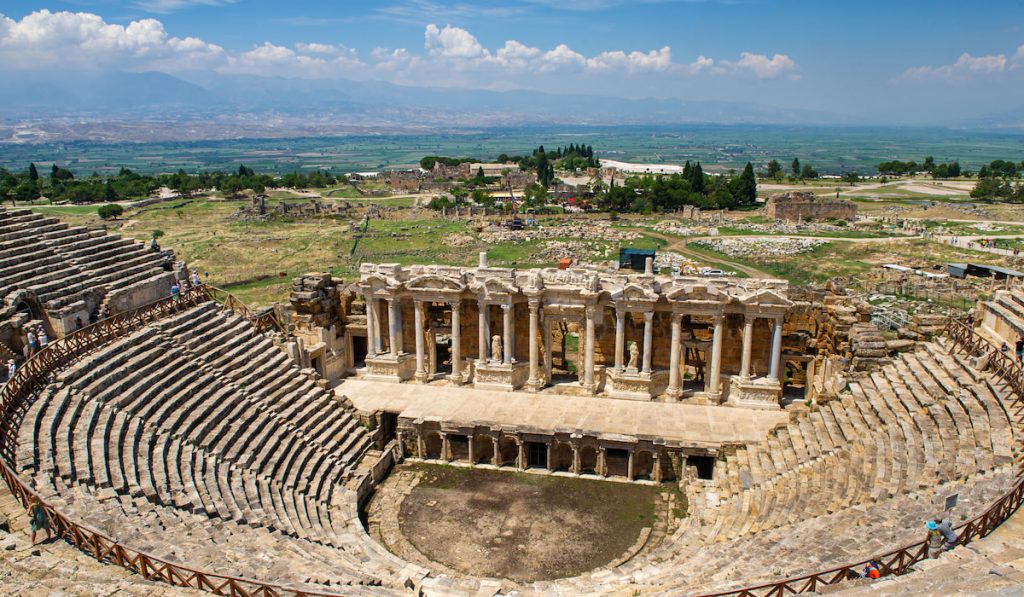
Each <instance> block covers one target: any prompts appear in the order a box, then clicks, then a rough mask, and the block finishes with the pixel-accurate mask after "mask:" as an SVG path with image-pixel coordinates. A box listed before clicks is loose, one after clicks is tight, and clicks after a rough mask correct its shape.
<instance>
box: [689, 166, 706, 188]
mask: <svg viewBox="0 0 1024 597" xmlns="http://www.w3.org/2000/svg"><path fill="white" fill-rule="evenodd" d="M690 189H691V190H692V191H693V192H694V193H700V194H701V195H703V194H704V169H703V168H701V167H700V162H697V163H696V164H694V166H693V169H692V170H691V171H690Z"/></svg>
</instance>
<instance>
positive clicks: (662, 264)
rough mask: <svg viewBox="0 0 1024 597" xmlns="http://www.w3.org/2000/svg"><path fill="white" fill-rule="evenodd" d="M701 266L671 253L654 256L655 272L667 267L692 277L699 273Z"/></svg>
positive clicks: (659, 253)
mask: <svg viewBox="0 0 1024 597" xmlns="http://www.w3.org/2000/svg"><path fill="white" fill-rule="evenodd" d="M699 265H700V264H698V263H697V262H696V261H694V260H692V259H690V258H688V257H683V256H682V255H680V254H679V253H673V252H671V251H665V252H661V251H659V252H658V253H656V254H655V256H654V270H655V271H661V270H662V269H664V268H666V267H667V268H671V269H672V271H679V272H680V273H681V274H683V275H692V274H696V273H697V272H698V269H697V268H698V267H699Z"/></svg>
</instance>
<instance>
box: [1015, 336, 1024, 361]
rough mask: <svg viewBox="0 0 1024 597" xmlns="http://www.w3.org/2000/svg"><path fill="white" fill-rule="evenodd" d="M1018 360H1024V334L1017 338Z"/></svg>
mask: <svg viewBox="0 0 1024 597" xmlns="http://www.w3.org/2000/svg"><path fill="white" fill-rule="evenodd" d="M1016 349H1017V360H1018V361H1024V336H1022V337H1020V338H1017V344H1016Z"/></svg>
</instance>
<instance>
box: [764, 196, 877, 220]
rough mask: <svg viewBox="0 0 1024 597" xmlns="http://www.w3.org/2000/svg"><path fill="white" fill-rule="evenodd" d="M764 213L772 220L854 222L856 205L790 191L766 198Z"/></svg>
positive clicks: (841, 200) (840, 200) (843, 200)
mask: <svg viewBox="0 0 1024 597" xmlns="http://www.w3.org/2000/svg"><path fill="white" fill-rule="evenodd" d="M765 212H766V214H767V216H768V217H769V218H772V219H773V220H791V221H808V220H828V219H836V220H850V221H852V220H854V219H855V218H856V217H857V205H856V204H855V203H854V202H852V201H847V200H845V199H832V198H824V197H818V196H816V195H814V193H804V192H802V191H792V192H789V193H782V194H780V195H774V196H772V197H769V198H768V202H767V204H766V205H765Z"/></svg>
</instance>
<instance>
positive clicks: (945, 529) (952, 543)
mask: <svg viewBox="0 0 1024 597" xmlns="http://www.w3.org/2000/svg"><path fill="white" fill-rule="evenodd" d="M932 523H934V524H935V528H936V529H937V530H938V531H939V534H940V535H942V551H949V550H951V549H953V548H954V547H956V544H957V541H958V540H959V539H960V537H958V536H957V534H956V532H954V531H953V525H952V524H950V522H949V521H948V520H942V519H941V518H936V519H935V520H933V521H932Z"/></svg>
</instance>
